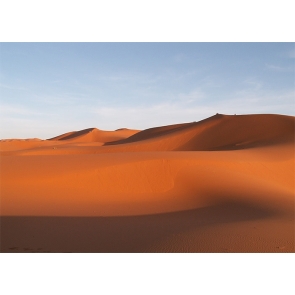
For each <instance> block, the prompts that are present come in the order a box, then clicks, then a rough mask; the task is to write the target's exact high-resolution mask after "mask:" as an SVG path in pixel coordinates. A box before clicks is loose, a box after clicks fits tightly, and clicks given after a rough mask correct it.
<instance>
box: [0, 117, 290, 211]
mask: <svg viewBox="0 0 295 295" xmlns="http://www.w3.org/2000/svg"><path fill="white" fill-rule="evenodd" d="M114 132H115V133H116V136H119V134H121V135H122V134H124V135H125V136H126V133H128V134H130V133H132V132H135V131H130V130H126V129H122V130H117V131H114ZM122 136H123V135H122ZM114 137H115V136H114V135H113V133H111V132H110V133H108V132H105V131H100V130H97V129H93V128H91V129H86V130H82V131H79V132H72V133H67V134H64V135H61V136H59V137H56V138H54V139H51V140H48V141H46V143H48V142H50V143H51V142H52V143H57V142H66V141H74V143H71V145H70V146H64V147H63V146H58V145H57V146H56V147H55V148H54V149H53V148H52V147H50V149H49V148H48V147H44V148H42V147H38V148H35V149H34V148H32V149H29V150H25V151H15V152H13V151H10V152H2V158H1V165H2V170H1V180H2V184H1V194H2V198H1V202H2V208H1V214H3V215H49V216H51V215H53V216H83V215H86V216H97V215H103V216H114V215H137V214H153V213H163V212H173V211H177V210H188V209H194V208H199V207H204V206H209V205H212V204H215V203H216V202H217V203H219V202H225V201H226V202H228V200H229V199H230V200H236V201H237V200H239V201H242V202H245V201H246V202H250V203H254V204H255V206H256V205H257V206H266V207H267V208H277V209H278V210H283V211H284V210H286V212H287V211H288V212H289V211H290V210H289V209H290V208H291V207H292V206H291V205H292V204H293V203H294V117H289V116H280V115H247V116H246V115H245V116H225V115H216V116H213V117H211V118H208V119H206V120H203V121H201V122H196V123H188V124H180V125H172V126H165V127H159V128H152V129H148V130H144V131H142V132H139V133H137V134H135V135H133V136H131V137H129V138H128V139H125V140H121V141H116V142H113V143H112V145H106V146H95V145H94V146H89V145H86V146H84V145H80V143H81V141H82V139H83V140H84V141H85V142H86V143H87V142H93V141H95V140H100V141H101V140H109V139H110V138H114ZM76 142H77V145H76V146H75V143H76ZM122 151H123V152H124V153H121V152H122ZM108 152H111V153H110V154H108ZM16 183H17V185H15V184H16ZM290 206H291V207H290ZM280 208H281V209H280ZM292 210H293V209H292Z"/></svg>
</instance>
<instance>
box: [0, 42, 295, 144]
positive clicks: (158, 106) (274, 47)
mask: <svg viewBox="0 0 295 295" xmlns="http://www.w3.org/2000/svg"><path fill="white" fill-rule="evenodd" d="M294 62H295V43H198V42H197V43H176V42H175V43H102V42H98V43H0V126H1V128H0V129H1V131H0V138H1V139H5V138H40V139H46V138H50V137H54V136H57V135H59V134H62V133H65V132H69V131H74V130H81V129H85V128H90V127H96V128H99V129H102V130H115V129H118V128H130V129H147V128H151V127H156V126H163V125H170V124H177V123H184V122H192V121H200V120H202V119H205V118H207V117H209V116H212V115H214V114H215V113H223V114H237V115H238V114H261V113H267V114H283V115H291V116H295V67H294V65H295V64H294Z"/></svg>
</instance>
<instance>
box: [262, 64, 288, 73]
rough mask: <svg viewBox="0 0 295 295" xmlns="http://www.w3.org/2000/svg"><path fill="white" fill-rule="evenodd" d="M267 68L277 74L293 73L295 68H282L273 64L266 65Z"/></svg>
mask: <svg viewBox="0 0 295 295" xmlns="http://www.w3.org/2000/svg"><path fill="white" fill-rule="evenodd" d="M266 68H267V69H269V70H272V71H276V72H291V71H294V67H293V68H292V67H281V66H277V65H272V64H266Z"/></svg>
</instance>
